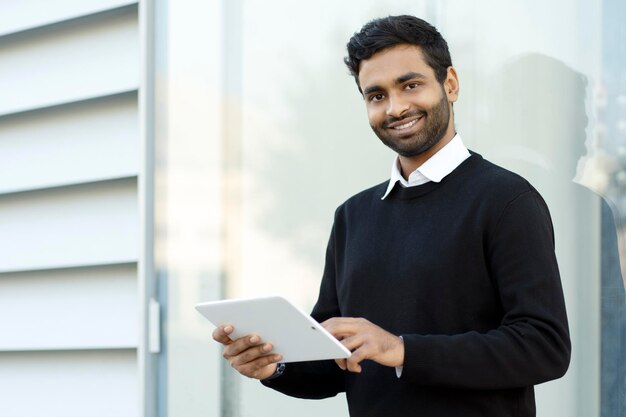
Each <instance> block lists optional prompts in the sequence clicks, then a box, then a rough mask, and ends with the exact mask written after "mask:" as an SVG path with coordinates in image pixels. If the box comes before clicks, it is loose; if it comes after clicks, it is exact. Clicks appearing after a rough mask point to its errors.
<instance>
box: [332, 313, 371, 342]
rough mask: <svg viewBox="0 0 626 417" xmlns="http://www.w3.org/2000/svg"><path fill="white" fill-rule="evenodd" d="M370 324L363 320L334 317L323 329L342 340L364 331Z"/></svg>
mask: <svg viewBox="0 0 626 417" xmlns="http://www.w3.org/2000/svg"><path fill="white" fill-rule="evenodd" d="M368 324H369V322H368V321H367V320H365V319H362V318H352V317H334V318H332V319H328V320H326V321H325V322H323V323H322V327H324V328H325V329H326V330H327V331H328V332H329V333H330V334H332V335H333V336H335V337H337V338H340V337H346V336H351V335H353V334H355V333H358V332H360V331H363V328H364V326H367V325H368Z"/></svg>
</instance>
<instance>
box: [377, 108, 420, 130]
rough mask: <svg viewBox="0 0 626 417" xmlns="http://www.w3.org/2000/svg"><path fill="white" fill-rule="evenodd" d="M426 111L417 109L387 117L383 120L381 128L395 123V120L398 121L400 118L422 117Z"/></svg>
mask: <svg viewBox="0 0 626 417" xmlns="http://www.w3.org/2000/svg"><path fill="white" fill-rule="evenodd" d="M425 115H426V112H423V111H419V110H413V111H411V112H409V113H407V114H405V115H404V116H402V117H393V116H392V117H388V118H387V119H385V121H384V122H383V128H387V127H389V125H390V124H392V123H395V122H400V121H402V120H405V119H408V118H409V117H422V116H425Z"/></svg>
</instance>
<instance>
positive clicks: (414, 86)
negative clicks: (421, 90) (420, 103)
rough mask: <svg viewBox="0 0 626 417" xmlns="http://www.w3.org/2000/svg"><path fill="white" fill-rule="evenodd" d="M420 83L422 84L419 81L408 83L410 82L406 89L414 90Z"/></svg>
mask: <svg viewBox="0 0 626 417" xmlns="http://www.w3.org/2000/svg"><path fill="white" fill-rule="evenodd" d="M419 85H420V84H419V83H408V84H407V85H406V86H405V87H404V89H405V90H413V89H414V88H417V87H419Z"/></svg>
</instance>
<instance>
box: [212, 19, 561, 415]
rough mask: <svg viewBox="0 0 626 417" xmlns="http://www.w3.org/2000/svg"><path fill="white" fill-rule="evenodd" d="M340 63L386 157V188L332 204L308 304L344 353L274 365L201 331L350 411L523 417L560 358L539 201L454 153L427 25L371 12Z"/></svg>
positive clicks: (292, 389)
mask: <svg viewBox="0 0 626 417" xmlns="http://www.w3.org/2000/svg"><path fill="white" fill-rule="evenodd" d="M345 62H346V64H347V65H348V68H349V69H350V71H351V73H352V75H353V76H354V78H355V80H356V83H357V86H358V88H359V92H360V93H361V94H362V96H363V99H364V102H365V106H366V109H367V114H368V118H369V123H370V125H371V127H372V129H373V130H374V132H375V133H376V135H377V136H378V137H379V138H380V140H381V141H382V142H383V143H384V144H385V145H387V146H388V147H390V148H391V149H393V150H394V151H395V152H396V153H397V154H398V157H397V159H396V160H395V161H394V164H393V166H392V170H391V178H390V180H389V181H385V182H384V183H382V184H379V185H376V186H374V187H372V188H370V189H368V190H365V191H363V192H361V193H359V194H357V195H355V196H353V197H352V198H350V199H348V200H347V201H346V202H345V203H344V204H342V205H341V206H340V207H339V208H338V209H337V211H336V213H335V221H334V225H333V229H332V232H331V236H330V240H329V243H328V249H327V252H326V266H325V269H324V275H323V277H322V283H321V287H320V294H319V298H318V301H317V303H316V305H315V307H314V309H313V312H312V316H313V317H314V318H315V319H317V320H318V321H320V322H323V325H324V327H325V328H326V329H327V330H328V331H330V332H331V333H332V334H333V335H334V336H335V337H337V338H338V339H339V340H341V341H342V343H343V344H344V345H345V346H346V347H347V348H349V349H350V350H351V351H352V352H353V353H352V356H351V357H350V358H349V359H347V360H338V361H318V362H304V363H289V364H280V359H281V358H280V356H279V355H276V354H273V353H272V345H271V343H261V342H260V340H261V339H260V335H249V336H246V337H242V338H240V339H236V340H232V339H230V338H229V337H228V335H229V334H230V333H231V332H232V330H233V329H232V326H225V327H219V328H217V329H216V330H215V332H214V334H213V337H214V339H215V340H217V341H218V342H220V343H222V344H224V345H225V347H224V357H225V358H226V359H227V360H228V361H229V362H230V363H231V365H232V366H233V367H234V368H235V369H237V370H238V371H239V372H240V373H241V374H243V375H246V376H248V377H252V378H257V379H260V380H262V382H263V384H264V385H266V386H268V387H271V388H273V389H276V390H278V391H281V392H283V393H285V394H288V395H291V396H295V397H301V398H325V397H329V396H334V395H336V394H337V393H339V392H346V394H347V399H348V406H349V410H350V415H351V416H353V417H357V416H358V417H362V416H376V417H382V416H409V415H416V416H421V417H447V416H454V417H458V416H463V417H509V416H510V417H530V416H535V414H536V413H535V400H534V389H533V386H534V385H536V384H539V383H542V382H545V381H548V380H551V379H554V378H559V377H561V376H562V375H563V374H564V373H565V371H566V370H567V367H568V365H569V358H570V340H569V334H568V326H567V318H566V313H565V306H564V301H563V293H562V288H561V282H560V277H559V272H558V267H557V263H556V258H555V254H554V235H553V230H552V223H551V219H550V215H549V213H548V209H547V207H546V204H545V202H544V201H543V199H542V198H541V196H540V195H539V194H538V193H537V191H536V190H535V189H534V188H533V187H532V186H531V185H530V184H529V183H528V182H527V181H525V180H524V179H523V178H521V177H519V176H518V175H516V174H513V173H511V172H509V171H506V170H505V169H503V168H500V167H498V166H496V165H494V164H492V163H490V162H488V161H486V160H484V159H483V158H482V157H481V156H480V155H479V154H477V153H473V152H470V151H468V149H467V148H466V147H465V146H464V144H463V142H462V140H461V137H460V136H459V135H458V134H457V133H456V131H455V127H454V112H453V103H454V102H455V101H456V100H457V98H458V94H459V81H458V78H457V74H456V71H455V69H454V68H453V67H452V60H451V58H450V53H449V51H448V46H447V44H446V42H445V40H444V39H443V38H442V37H441V35H440V34H439V32H438V31H437V30H436V29H435V28H434V27H433V26H431V25H430V24H428V23H427V22H425V21H423V20H421V19H418V18H415V17H412V16H390V17H386V18H382V19H376V20H373V21H371V22H369V23H367V24H366V25H365V26H364V27H363V28H362V29H361V30H360V31H359V32H358V33H356V34H355V35H354V36H353V37H352V38H351V39H350V42H349V43H348V57H347V58H346V60H345ZM364 169H365V167H364Z"/></svg>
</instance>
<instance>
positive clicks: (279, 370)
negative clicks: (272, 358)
mask: <svg viewBox="0 0 626 417" xmlns="http://www.w3.org/2000/svg"><path fill="white" fill-rule="evenodd" d="M283 372H285V364H284V363H282V362H281V363H279V364H278V365H276V370H275V371H274V373H273V374H272V375H270V376H268V377H267V378H265V381H270V380H272V379H276V378H278V377H279V376H281V375H282V374H283Z"/></svg>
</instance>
